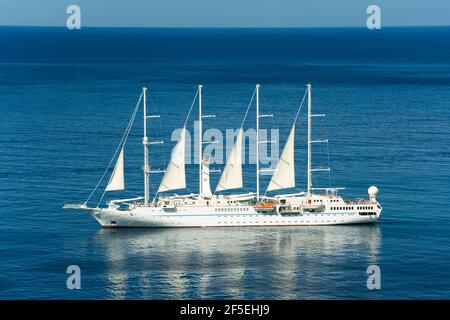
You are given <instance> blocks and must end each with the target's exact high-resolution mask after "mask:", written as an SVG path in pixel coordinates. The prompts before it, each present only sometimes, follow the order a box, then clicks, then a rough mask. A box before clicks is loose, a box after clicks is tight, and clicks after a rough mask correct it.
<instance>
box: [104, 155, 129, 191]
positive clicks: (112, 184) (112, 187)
mask: <svg viewBox="0 0 450 320" xmlns="http://www.w3.org/2000/svg"><path fill="white" fill-rule="evenodd" d="M123 189H125V177H124V170H123V148H122V150H120V154H119V157H118V158H117V162H116V165H115V167H114V170H113V173H112V175H111V178H109V181H108V185H107V186H106V191H116V190H123Z"/></svg>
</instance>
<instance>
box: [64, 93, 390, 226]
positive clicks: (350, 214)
mask: <svg viewBox="0 0 450 320" xmlns="http://www.w3.org/2000/svg"><path fill="white" fill-rule="evenodd" d="M202 88H203V87H202V85H199V86H198V89H197V93H196V95H195V97H194V101H193V102H192V105H191V108H190V110H189V113H188V116H187V117H186V121H185V123H184V126H183V127H182V129H181V131H180V135H179V138H178V141H177V143H176V145H175V147H174V148H173V150H172V153H171V158H170V161H169V164H168V165H167V168H166V170H164V171H161V170H160V171H158V170H155V171H152V170H150V165H149V151H148V148H149V145H151V144H155V143H161V141H152V142H151V141H149V138H148V136H147V121H148V120H149V119H151V118H156V117H159V116H157V115H147V89H146V88H143V91H142V94H141V96H140V98H139V100H138V103H137V104H136V107H135V109H134V111H133V114H132V117H131V120H130V122H129V124H128V127H127V129H126V130H125V133H124V135H123V137H122V140H121V142H120V143H119V147H118V148H117V150H116V153H115V155H114V156H113V159H111V162H110V165H109V166H108V168H107V170H106V171H105V172H104V174H103V176H102V177H101V179H100V181H99V182H98V183H97V185H96V187H95V188H94V190H93V191H92V193H91V195H90V196H89V198H88V199H87V200H86V201H85V202H84V203H83V204H66V205H65V206H64V208H67V209H77V210H83V211H87V212H88V213H90V214H91V215H92V217H94V218H95V219H96V220H97V221H98V222H99V223H100V225H101V226H102V227H237V226H239V227H245V226H308V225H339V224H360V223H373V222H375V221H377V219H378V218H379V217H380V214H381V210H382V207H381V205H380V203H379V202H378V200H377V198H376V197H377V194H378V188H377V187H375V186H371V187H370V188H369V189H368V194H369V197H368V198H367V199H356V200H344V199H343V198H342V197H341V196H340V195H339V194H338V193H339V191H340V190H341V189H343V188H315V187H313V184H312V175H313V173H314V172H316V171H329V170H330V169H329V168H313V167H312V157H311V155H312V146H313V145H314V144H316V143H328V141H327V140H322V141H321V140H312V138H311V133H312V119H313V118H314V117H319V116H323V115H322V114H312V112H311V111H312V105H311V92H312V88H311V84H307V86H306V91H305V95H304V96H303V100H302V103H301V104H300V107H299V109H298V111H297V114H296V117H295V119H294V122H293V124H292V127H291V129H290V132H289V135H288V138H287V140H286V143H285V145H284V148H283V150H282V153H281V156H280V158H279V160H278V162H277V165H276V167H275V169H274V170H273V174H272V177H271V180H270V182H269V185H268V187H267V190H266V193H267V192H269V193H270V192H272V191H279V190H286V189H292V188H294V187H296V179H295V166H294V164H295V161H294V160H295V159H294V148H295V131H296V130H295V129H296V121H297V118H298V116H299V114H300V110H301V107H302V105H303V101H304V100H305V97H306V96H307V104H308V112H307V117H308V118H307V120H308V121H307V123H308V125H307V130H308V142H307V143H308V145H307V188H306V192H300V193H285V194H278V195H274V196H267V195H266V193H264V194H263V195H261V194H260V174H261V173H262V172H263V171H264V170H266V169H261V168H260V165H259V162H260V161H259V145H260V144H261V143H267V142H269V143H270V141H260V140H259V130H260V129H259V121H260V119H261V118H263V117H267V116H271V115H264V114H260V110H259V93H260V85H256V88H255V91H254V93H253V96H252V99H251V100H250V103H249V106H248V108H247V112H246V114H245V116H244V120H243V122H242V124H241V127H240V128H239V129H238V131H237V135H236V138H235V141H234V145H233V148H232V150H231V152H230V154H229V156H228V158H227V162H226V165H225V168H224V170H223V172H222V174H221V177H220V179H219V182H218V184H217V187H216V189H215V192H214V193H212V191H211V186H210V180H209V174H210V169H209V157H208V155H204V154H203V149H202V146H203V144H204V141H203V139H202V138H203V137H202V120H203V119H204V118H208V117H214V116H213V115H203V114H202ZM254 96H256V99H255V100H256V103H255V105H256V192H254V193H253V192H251V193H235V194H223V193H222V191H226V190H237V189H242V188H243V173H242V165H243V161H242V160H243V159H242V149H243V148H242V147H243V135H244V133H243V123H244V121H245V118H246V117H247V114H248V110H249V108H250V106H251V104H252V101H253V98H254ZM141 100H143V103H142V105H143V122H144V123H143V129H144V134H143V139H142V143H143V147H144V166H143V173H144V195H143V197H136V198H128V199H117V200H111V201H108V202H107V206H106V207H101V206H100V203H101V200H102V199H103V196H104V195H105V193H106V192H109V191H116V190H124V189H125V179H124V147H125V144H126V141H127V138H128V135H129V133H130V130H131V127H132V125H133V122H134V119H135V117H136V114H137V111H138V109H139V106H140V102H141ZM196 100H197V101H198V129H199V135H198V139H199V141H198V145H199V148H198V152H199V154H198V157H199V159H200V161H199V168H198V174H199V186H198V190H199V192H198V193H197V194H192V193H191V194H185V195H179V194H172V195H168V192H173V191H176V190H182V189H185V188H186V168H185V167H186V163H185V151H186V150H185V143H186V130H187V129H186V123H187V120H188V118H189V115H190V113H191V111H192V108H193V106H194V104H195V101H196ZM114 159H115V160H116V164H115V166H114V169H113V171H112V174H111V177H110V179H109V181H108V184H107V186H106V188H105V190H104V192H103V195H102V197H101V200H100V202H99V203H98V204H97V206H92V207H91V206H89V205H88V201H89V200H90V198H91V196H92V195H93V193H94V192H95V191H96V190H97V188H98V187H99V185H100V182H101V181H102V180H103V178H104V177H105V176H106V173H107V172H108V169H109V167H110V166H111V164H112V163H113V160H114ZM154 172H163V173H164V176H163V178H162V181H161V183H160V185H159V188H158V190H157V194H156V196H155V197H154V198H153V199H152V200H150V194H149V175H150V174H152V173H154Z"/></svg>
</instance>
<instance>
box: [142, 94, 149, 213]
mask: <svg viewBox="0 0 450 320" xmlns="http://www.w3.org/2000/svg"><path fill="white" fill-rule="evenodd" d="M142 90H143V95H144V112H143V113H144V138H143V139H142V144H143V145H144V168H143V170H144V205H148V199H149V173H150V169H149V166H148V138H147V88H146V87H144V88H142Z"/></svg>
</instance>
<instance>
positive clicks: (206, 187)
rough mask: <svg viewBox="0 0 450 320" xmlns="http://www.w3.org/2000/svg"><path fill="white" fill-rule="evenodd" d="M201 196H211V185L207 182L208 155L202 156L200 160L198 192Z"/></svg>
mask: <svg viewBox="0 0 450 320" xmlns="http://www.w3.org/2000/svg"><path fill="white" fill-rule="evenodd" d="M200 194H201V196H202V197H205V198H211V196H212V192H211V186H210V183H209V157H208V156H204V157H203V160H202V190H201V192H200Z"/></svg>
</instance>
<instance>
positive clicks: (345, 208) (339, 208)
mask: <svg viewBox="0 0 450 320" xmlns="http://www.w3.org/2000/svg"><path fill="white" fill-rule="evenodd" d="M331 210H353V207H331Z"/></svg>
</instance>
